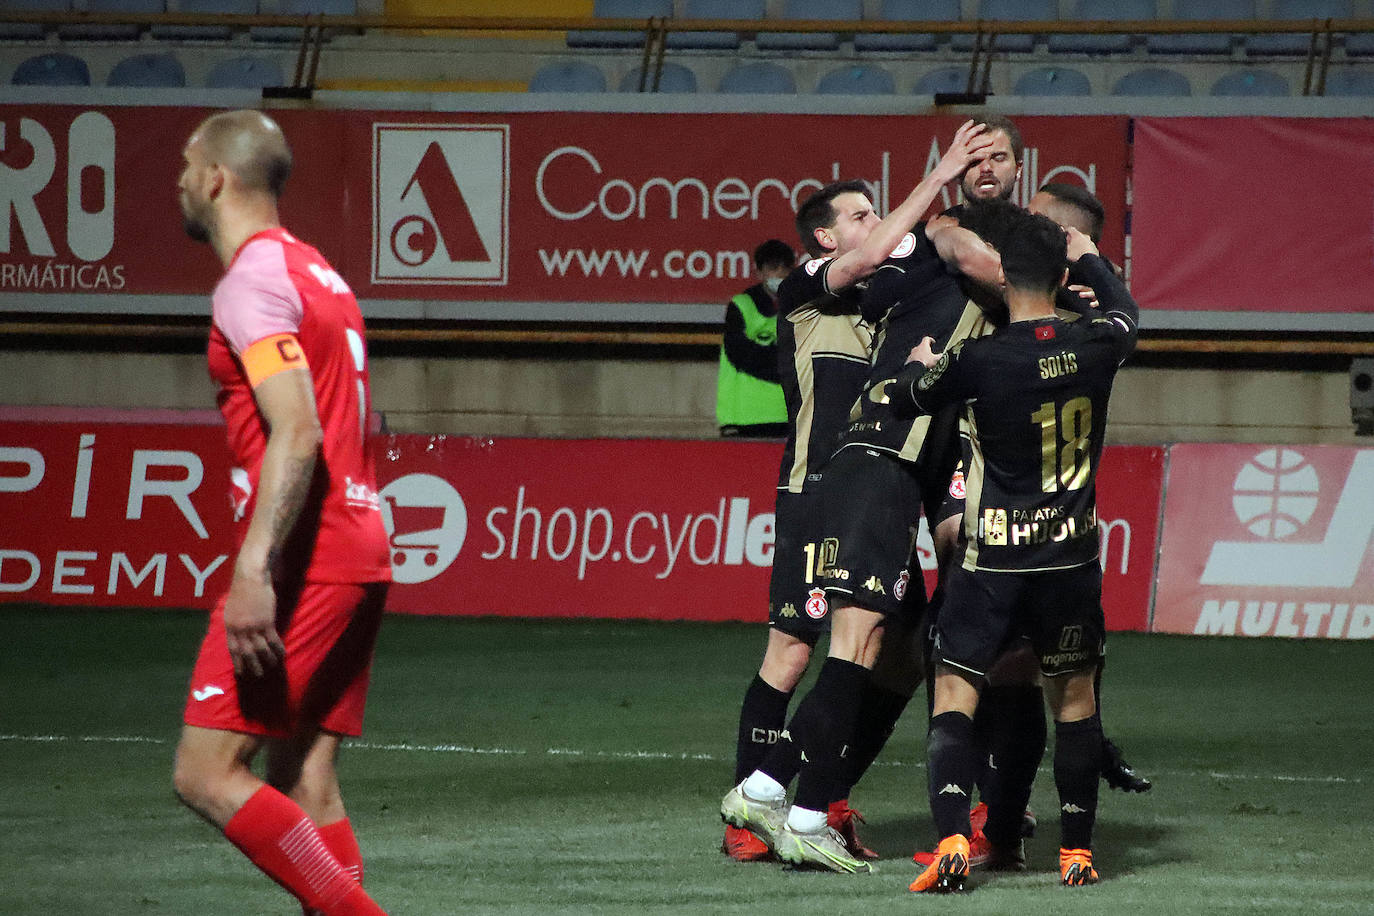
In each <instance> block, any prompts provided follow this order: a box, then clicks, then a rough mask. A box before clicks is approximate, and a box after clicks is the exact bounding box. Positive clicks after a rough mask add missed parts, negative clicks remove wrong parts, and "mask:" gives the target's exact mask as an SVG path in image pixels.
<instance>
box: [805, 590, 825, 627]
mask: <svg viewBox="0 0 1374 916" xmlns="http://www.w3.org/2000/svg"><path fill="white" fill-rule="evenodd" d="M806 594H807V595H808V596H809V597H808V598H807V599H806V616H807V617H810V618H811V619H812V620H820V619H821V618H822V617H824V616H825V615H826V613H827V612H829V610H830V604H829V603H828V602H827V601H826V600H825V592H823V591H821V590H820V589H818V588H813V589H811V591H809V592H807V593H806Z"/></svg>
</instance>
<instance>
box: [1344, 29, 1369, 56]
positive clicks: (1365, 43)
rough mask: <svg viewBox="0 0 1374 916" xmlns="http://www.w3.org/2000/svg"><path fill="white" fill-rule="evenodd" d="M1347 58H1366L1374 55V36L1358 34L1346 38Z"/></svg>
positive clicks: (1363, 33)
mask: <svg viewBox="0 0 1374 916" xmlns="http://www.w3.org/2000/svg"><path fill="white" fill-rule="evenodd" d="M1345 54H1346V56H1347V57H1365V56H1368V55H1370V54H1374V34H1370V33H1369V32H1358V33H1353V34H1350V35H1347V36H1345Z"/></svg>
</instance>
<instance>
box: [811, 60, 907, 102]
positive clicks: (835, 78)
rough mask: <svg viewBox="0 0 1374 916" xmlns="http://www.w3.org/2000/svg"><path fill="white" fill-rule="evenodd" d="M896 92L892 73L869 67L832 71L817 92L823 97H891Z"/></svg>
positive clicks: (843, 68)
mask: <svg viewBox="0 0 1374 916" xmlns="http://www.w3.org/2000/svg"><path fill="white" fill-rule="evenodd" d="M896 91H897V84H896V83H895V82H893V80H892V74H891V73H888V72H887V71H886V70H884V69H883V68H882V67H871V66H867V65H854V66H849V67H841V68H839V69H838V70H831V71H830V72H829V73H827V74H826V75H825V76H823V77H821V81H820V82H819V83H817V84H816V92H818V93H820V94H821V95H891V94H892V93H894V92H896Z"/></svg>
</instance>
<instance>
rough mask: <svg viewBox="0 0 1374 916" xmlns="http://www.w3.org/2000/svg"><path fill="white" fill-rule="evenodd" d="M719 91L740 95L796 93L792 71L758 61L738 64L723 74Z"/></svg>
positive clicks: (795, 83) (795, 82) (778, 65)
mask: <svg viewBox="0 0 1374 916" xmlns="http://www.w3.org/2000/svg"><path fill="white" fill-rule="evenodd" d="M720 91H721V92H733V93H741V94H759V93H771V94H775V95H791V94H792V93H795V92H796V91H797V81H796V80H795V79H793V78H792V71H791V70H788V69H787V68H786V67H783V66H781V65H780V64H772V63H767V62H764V61H759V62H756V63H752V64H740V65H738V66H736V67H735V68H734V69H732V70H731V71H730V72H729V73H727V74H725V76H724V77H722V78H721V81H720Z"/></svg>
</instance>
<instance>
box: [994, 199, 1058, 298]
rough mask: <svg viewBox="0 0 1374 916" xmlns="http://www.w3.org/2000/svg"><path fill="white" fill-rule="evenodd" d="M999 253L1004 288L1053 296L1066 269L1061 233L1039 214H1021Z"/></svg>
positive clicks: (1051, 222)
mask: <svg viewBox="0 0 1374 916" xmlns="http://www.w3.org/2000/svg"><path fill="white" fill-rule="evenodd" d="M998 251H999V253H1000V254H1001V255H1002V273H1004V274H1005V275H1006V277H1007V285H1008V286H1011V287H1015V288H1016V289H1024V290H1034V291H1036V292H1045V293H1050V294H1053V293H1054V291H1055V290H1057V289H1059V284H1060V282H1061V281H1062V280H1063V279H1064V268H1066V267H1068V266H1069V256H1068V239H1067V238H1066V237H1065V235H1064V229H1063V228H1062V227H1061V226H1060V225H1059V224H1058V223H1056V222H1055V221H1054V220H1052V219H1050V218H1049V217H1047V216H1041V215H1040V214H1038V213H1028V212H1025V211H1022V213H1021V216H1020V218H1019V219H1018V220H1017V221H1016V223H1015V224H1014V225H1013V226H1012V227H1011V231H1009V232H1008V233H1007V234H1006V237H1005V238H1004V239H1003V240H1002V246H1001V248H999V249H998Z"/></svg>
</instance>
